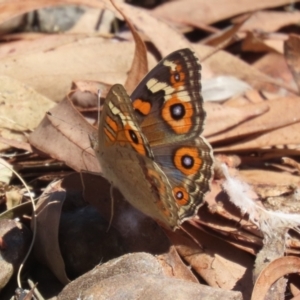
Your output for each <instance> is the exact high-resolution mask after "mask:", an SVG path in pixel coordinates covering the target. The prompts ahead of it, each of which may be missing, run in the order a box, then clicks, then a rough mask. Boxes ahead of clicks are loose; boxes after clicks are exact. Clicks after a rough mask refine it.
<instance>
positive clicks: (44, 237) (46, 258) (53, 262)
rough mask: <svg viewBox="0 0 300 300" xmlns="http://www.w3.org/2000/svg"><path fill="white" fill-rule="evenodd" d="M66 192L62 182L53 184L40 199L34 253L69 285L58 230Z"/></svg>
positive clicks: (60, 279) (61, 280)
mask: <svg viewBox="0 0 300 300" xmlns="http://www.w3.org/2000/svg"><path fill="white" fill-rule="evenodd" d="M65 197H66V192H65V190H64V189H63V188H62V187H61V184H60V181H58V182H56V183H52V184H51V185H49V187H48V188H47V189H46V190H45V192H44V193H43V195H42V196H41V197H40V200H39V203H38V204H37V211H36V215H37V217H36V226H37V228H36V239H35V243H34V253H35V256H36V257H37V258H38V260H39V261H40V262H42V263H43V264H45V265H47V266H48V267H49V269H50V270H51V271H52V272H53V274H55V276H56V277H57V278H58V280H59V281H60V282H61V283H63V284H67V283H68V282H69V281H70V280H69V279H68V276H67V274H66V272H65V264H64V261H63V258H62V256H61V252H60V248H59V243H58V228H59V222H60V215H61V209H62V205H63V202H64V200H65Z"/></svg>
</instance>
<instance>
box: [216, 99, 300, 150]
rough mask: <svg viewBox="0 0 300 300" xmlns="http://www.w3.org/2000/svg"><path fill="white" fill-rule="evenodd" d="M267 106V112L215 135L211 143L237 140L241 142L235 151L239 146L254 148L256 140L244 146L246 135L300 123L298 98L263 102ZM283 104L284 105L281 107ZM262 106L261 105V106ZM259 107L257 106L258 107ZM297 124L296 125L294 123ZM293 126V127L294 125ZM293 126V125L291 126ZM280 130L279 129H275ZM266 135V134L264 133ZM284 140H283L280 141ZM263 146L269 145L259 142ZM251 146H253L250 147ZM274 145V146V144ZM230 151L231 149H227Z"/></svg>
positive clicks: (265, 142) (256, 143) (299, 102)
mask: <svg viewBox="0 0 300 300" xmlns="http://www.w3.org/2000/svg"><path fill="white" fill-rule="evenodd" d="M264 104H267V105H268V106H269V110H268V111H267V112H266V113H264V114H262V115H260V116H258V117H256V118H253V119H250V120H248V121H246V122H244V123H242V124H240V125H239V126H237V127H235V128H233V129H232V130H228V131H225V132H224V133H220V134H218V135H215V136H214V137H213V138H212V139H211V142H216V141H220V140H227V139H228V140H230V139H234V138H235V139H236V138H237V137H238V138H239V141H240V142H242V144H241V145H236V146H235V149H238V148H239V146H241V148H242V149H246V148H247V147H248V149H250V148H255V145H258V144H259V143H258V142H257V139H253V140H252V139H251V140H250V141H248V143H247V144H246V143H245V141H244V140H243V139H245V137H246V136H247V135H251V134H258V133H263V132H266V131H269V130H275V129H276V128H280V127H283V126H287V125H290V124H293V123H296V122H299V121H300V117H299V116H298V114H297V107H299V109H300V101H299V98H298V97H283V98H279V99H277V100H271V101H268V102H264ZM283 104H284V105H283ZM261 105H262V104H261ZM259 106H260V105H258V107H259ZM296 124H297V123H296ZM296 124H294V125H296ZM292 126H293V125H292ZM277 130H280V129H277ZM266 134H268V133H266ZM281 140H284V139H281ZM261 141H262V142H263V143H264V144H265V146H268V145H270V143H269V142H268V141H267V140H265V141H264V140H261ZM249 144H250V145H251V144H253V146H252V145H251V146H250V145H249ZM273 145H274V144H273ZM275 145H276V144H275ZM263 146H264V145H260V147H259V146H257V147H256V148H261V147H263ZM228 149H232V147H230V148H228Z"/></svg>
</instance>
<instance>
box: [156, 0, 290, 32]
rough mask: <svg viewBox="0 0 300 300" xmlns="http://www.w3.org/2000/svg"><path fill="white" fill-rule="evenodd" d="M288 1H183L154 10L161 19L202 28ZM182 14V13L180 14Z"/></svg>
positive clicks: (173, 2) (168, 3)
mask: <svg viewBox="0 0 300 300" xmlns="http://www.w3.org/2000/svg"><path fill="white" fill-rule="evenodd" d="M289 3H290V2H289V1H288V0H263V1H250V0H242V1H240V0H235V1H230V2H228V1H226V0H219V1H218V5H216V2H214V1H205V0H188V1H186V0H184V1H183V0H181V1H171V2H166V3H164V4H163V5H160V6H158V7H157V8H155V9H154V10H153V13H154V14H155V15H156V16H157V17H160V18H166V19H169V20H170V21H173V22H177V23H183V24H189V25H193V26H195V27H200V26H201V24H202V23H204V24H211V23H216V22H218V21H221V20H224V19H227V18H230V17H232V16H236V15H239V14H242V13H245V12H246V13H248V12H250V11H255V10H260V9H263V8H270V7H276V6H281V5H285V4H289ZM179 12H180V13H179Z"/></svg>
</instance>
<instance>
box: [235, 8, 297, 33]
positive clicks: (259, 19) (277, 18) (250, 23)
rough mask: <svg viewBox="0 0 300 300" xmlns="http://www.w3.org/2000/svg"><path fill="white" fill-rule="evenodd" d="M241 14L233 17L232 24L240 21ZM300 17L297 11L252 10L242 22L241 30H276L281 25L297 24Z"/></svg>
mask: <svg viewBox="0 0 300 300" xmlns="http://www.w3.org/2000/svg"><path fill="white" fill-rule="evenodd" d="M243 17H244V16H243V15H242V16H239V17H237V18H234V19H233V20H232V22H233V23H234V24H236V23H240V22H241V21H240V18H242V19H243ZM299 18H300V12H298V11H292V12H289V11H284V12H282V11H276V10H262V11H256V12H254V13H253V14H252V15H251V17H250V18H249V19H248V20H247V21H246V22H245V23H244V24H243V26H242V28H241V30H240V31H241V32H245V31H261V32H276V31H277V30H279V29H280V28H282V27H285V26H289V25H292V24H297V23H298V21H299Z"/></svg>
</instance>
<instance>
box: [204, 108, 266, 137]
mask: <svg viewBox="0 0 300 300" xmlns="http://www.w3.org/2000/svg"><path fill="white" fill-rule="evenodd" d="M204 107H205V111H206V114H207V119H206V125H205V128H204V133H203V134H204V136H206V137H210V138H209V139H208V140H209V142H214V141H216V140H218V137H219V136H220V134H218V133H220V132H224V131H225V133H223V135H222V134H221V136H222V140H223V139H224V138H223V136H224V134H226V130H229V132H231V130H230V129H231V128H232V127H234V126H238V125H240V124H242V123H243V122H245V121H247V120H249V119H251V118H254V117H258V116H260V115H264V114H265V113H267V111H268V110H269V106H268V104H267V103H264V102H263V103H256V104H248V105H244V106H241V107H230V106H224V105H221V104H215V103H204ZM228 116H231V117H230V118H228ZM237 128H239V126H238V127H237ZM214 135H216V137H215V136H214Z"/></svg>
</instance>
